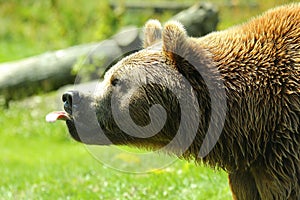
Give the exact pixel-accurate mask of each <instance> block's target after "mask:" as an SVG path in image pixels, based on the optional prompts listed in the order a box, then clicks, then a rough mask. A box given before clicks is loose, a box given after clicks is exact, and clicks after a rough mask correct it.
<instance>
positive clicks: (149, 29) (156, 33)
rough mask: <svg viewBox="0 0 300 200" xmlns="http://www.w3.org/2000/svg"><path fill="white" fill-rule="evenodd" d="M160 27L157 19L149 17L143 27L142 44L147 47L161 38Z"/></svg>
mask: <svg viewBox="0 0 300 200" xmlns="http://www.w3.org/2000/svg"><path fill="white" fill-rule="evenodd" d="M161 31H162V27H161V24H160V22H159V21H158V20H155V19H150V20H148V21H147V22H146V24H145V27H144V44H143V47H144V48H147V47H149V46H151V45H153V44H154V43H156V42H158V41H159V40H161Z"/></svg>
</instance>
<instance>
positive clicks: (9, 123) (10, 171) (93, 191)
mask: <svg viewBox="0 0 300 200" xmlns="http://www.w3.org/2000/svg"><path fill="white" fill-rule="evenodd" d="M55 102H57V101H56V93H51V94H47V95H43V96H36V97H31V98H29V99H25V100H23V101H20V102H13V103H12V104H11V107H10V109H9V110H1V113H0V123H1V129H0V136H1V140H0V152H1V156H0V169H1V170H0V177H1V179H0V199H203V200H204V199H222V200H223V199H230V198H231V194H230V191H229V187H228V182H227V175H226V174H225V173H224V172H223V171H214V170H212V169H209V168H206V167H203V166H196V165H194V164H193V163H188V162H185V161H179V160H177V161H176V162H175V163H173V164H171V165H169V166H168V167H166V168H164V169H160V170H156V171H154V172H152V173H144V174H133V173H125V172H120V171H118V170H115V169H112V168H110V167H107V166H106V165H104V164H102V163H101V162H99V161H98V160H97V159H95V158H94V157H93V156H92V155H91V154H90V152H89V151H88V149H87V148H86V147H85V146H84V145H82V144H79V143H76V142H74V141H73V140H71V139H70V137H69V136H68V134H67V130H66V127H65V125H64V123H63V122H61V123H60V122H58V123H55V124H47V123H46V122H45V121H44V118H45V115H46V114H47V113H48V112H50V111H52V110H55V109H57V107H58V106H57V105H56V103H55ZM109 149H110V148H108V149H107V151H110V150H109ZM113 149H114V148H113V147H112V148H111V151H113ZM108 153H109V152H108ZM119 163H120V164H123V165H130V164H131V163H130V161H126V159H121V160H120V161H119Z"/></svg>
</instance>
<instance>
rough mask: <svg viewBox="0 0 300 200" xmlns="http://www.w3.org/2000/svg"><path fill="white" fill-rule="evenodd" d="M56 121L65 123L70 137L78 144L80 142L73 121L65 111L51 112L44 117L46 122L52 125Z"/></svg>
mask: <svg viewBox="0 0 300 200" xmlns="http://www.w3.org/2000/svg"><path fill="white" fill-rule="evenodd" d="M58 120H61V121H65V122H66V124H67V127H68V130H69V133H70V135H71V137H72V138H73V139H74V140H76V141H78V142H82V141H81V139H80V137H79V135H78V132H77V130H76V127H75V123H74V119H73V117H72V115H71V114H69V113H68V112H66V111H53V112H51V113H49V114H47V116H46V121H47V122H49V123H54V122H56V121H58Z"/></svg>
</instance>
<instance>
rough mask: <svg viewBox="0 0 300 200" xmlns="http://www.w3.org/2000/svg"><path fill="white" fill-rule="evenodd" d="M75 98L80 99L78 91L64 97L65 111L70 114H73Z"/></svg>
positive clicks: (67, 93) (65, 94)
mask: <svg viewBox="0 0 300 200" xmlns="http://www.w3.org/2000/svg"><path fill="white" fill-rule="evenodd" d="M74 98H75V99H76V98H77V99H78V98H79V95H78V92H77V91H68V92H66V93H64V94H63V95H62V101H63V102H64V109H65V111H66V112H68V113H69V114H72V107H73V103H74Z"/></svg>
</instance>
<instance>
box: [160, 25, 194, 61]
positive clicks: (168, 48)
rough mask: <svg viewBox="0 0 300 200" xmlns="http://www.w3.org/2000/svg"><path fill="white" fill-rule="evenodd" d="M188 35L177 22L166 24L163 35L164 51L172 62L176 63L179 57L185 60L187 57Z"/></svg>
mask: <svg viewBox="0 0 300 200" xmlns="http://www.w3.org/2000/svg"><path fill="white" fill-rule="evenodd" d="M186 38H187V33H186V31H185V29H184V27H183V25H182V24H181V23H179V22H177V21H170V22H168V23H166V24H165V26H164V29H163V33H162V43H163V44H162V50H163V52H164V54H165V55H166V56H167V57H169V58H170V59H171V60H173V61H176V60H177V57H178V56H179V57H182V58H184V57H185V55H186V53H187V52H186V50H188V48H186V46H187V45H186V43H187V42H186Z"/></svg>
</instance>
